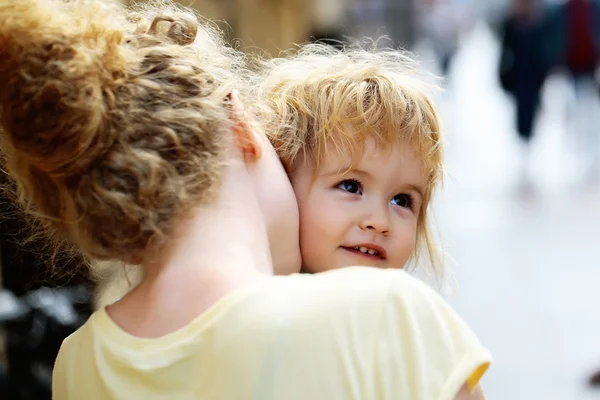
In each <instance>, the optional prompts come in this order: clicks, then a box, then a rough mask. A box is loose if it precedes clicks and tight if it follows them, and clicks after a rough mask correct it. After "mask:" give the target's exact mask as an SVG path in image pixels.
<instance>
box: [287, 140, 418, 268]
mask: <svg viewBox="0 0 600 400" xmlns="http://www.w3.org/2000/svg"><path fill="white" fill-rule="evenodd" d="M381 147H382V146H381V145H378V144H376V143H375V142H374V141H373V140H367V142H366V143H365V151H364V155H363V156H362V157H361V159H360V161H359V162H358V163H357V164H355V165H353V164H352V162H351V161H352V160H351V156H350V154H349V152H345V153H341V152H337V151H330V152H328V153H327V156H326V157H323V159H322V160H321V161H320V163H319V166H318V170H317V171H315V166H314V163H313V162H311V161H310V160H300V161H299V162H298V163H297V165H296V166H295V168H294V170H293V172H292V174H291V180H292V185H293V187H294V191H295V193H296V198H297V199H298V207H299V209H300V248H301V250H302V261H303V269H304V270H305V271H307V272H322V271H326V270H330V269H337V268H343V267H349V266H354V265H363V266H372V267H379V268H402V267H404V265H405V264H406V262H407V261H408V259H409V258H410V256H411V254H412V253H413V251H414V249H415V244H416V239H417V222H418V218H419V214H420V211H421V206H422V204H423V193H424V192H425V188H426V185H427V176H426V174H425V170H424V166H423V162H422V161H421V160H420V159H419V158H418V157H417V155H416V154H415V152H414V151H413V150H412V148H411V147H410V146H408V145H405V144H402V143H394V144H390V145H389V146H386V149H385V151H383V150H382V148H381ZM351 167H352V168H351Z"/></svg>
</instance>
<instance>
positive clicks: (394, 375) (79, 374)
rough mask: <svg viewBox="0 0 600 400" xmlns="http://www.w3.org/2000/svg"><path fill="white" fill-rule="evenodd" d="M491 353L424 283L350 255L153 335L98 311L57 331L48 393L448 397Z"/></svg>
mask: <svg viewBox="0 0 600 400" xmlns="http://www.w3.org/2000/svg"><path fill="white" fill-rule="evenodd" d="M489 362H490V355H489V353H488V351H487V350H486V349H485V348H484V347H482V346H481V344H480V343H479V341H478V340H477V337H476V336H475V334H474V333H473V332H472V331H471V329H470V328H469V327H468V326H467V324H466V323H465V322H463V321H462V320H461V318H460V317H459V316H458V315H457V314H456V313H455V312H454V311H453V310H452V309H451V308H450V307H449V306H448V305H447V304H446V302H445V301H444V300H443V299H442V298H441V297H440V296H439V295H438V294H437V293H435V292H434V291H433V290H432V289H430V288H429V287H427V286H426V285H425V284H423V283H422V282H420V281H418V280H417V279H415V278H413V277H411V276H409V275H408V274H406V273H404V272H403V271H400V270H379V269H373V268H363V267H353V268H345V269H340V270H335V271H330V272H326V273H321V274H316V275H301V274H298V275H292V276H287V277H275V278H273V279H268V280H267V281H266V282H264V283H261V284H259V285H256V286H254V287H252V288H248V289H244V290H241V291H238V292H235V293H233V294H231V295H229V296H227V297H225V298H223V299H222V300H221V301H219V302H218V303H216V304H215V305H214V306H213V307H211V308H210V309H209V310H207V311H206V312H204V313H203V314H201V315H200V316H199V317H197V318H196V319H195V320H193V321H192V322H190V323H189V324H188V325H187V326H186V327H185V328H183V329H181V330H178V331H175V332H173V333H170V334H168V335H166V336H163V337H161V338H157V339H146V338H137V337H134V336H132V335H129V334H128V333H126V332H124V331H123V330H121V329H120V328H119V327H118V326H117V325H116V324H115V323H114V322H113V321H112V320H111V319H110V317H109V316H108V315H107V314H106V312H105V311H104V310H101V311H98V312H96V313H94V314H93V315H92V317H91V318H90V319H89V320H88V321H87V323H86V324H85V325H84V326H83V327H81V328H80V329H79V330H78V331H77V332H75V333H74V334H73V335H71V336H70V337H69V338H67V339H66V340H65V341H64V343H63V345H62V347H61V350H60V353H59V355H58V359H57V361H56V365H55V369H54V376H53V397H54V398H55V399H61V400H62V399H67V400H71V399H72V400H75V399H76V400H82V399H86V400H93V399H169V400H175V399H210V400H246V399H254V400H270V399H277V400H295V399H298V400H308V399H310V400H320V399H323V400H336V399H340V400H341V399H344V400H347V399H365V400H368V399H378V400H384V399H390V400H391V399H394V400H419V399H421V400H451V399H453V398H454V397H455V396H456V394H457V393H458V391H459V389H460V387H461V386H462V385H463V384H464V383H465V382H467V381H468V382H469V384H470V386H471V387H474V386H475V385H476V384H477V382H478V380H479V378H480V377H481V375H482V374H483V372H484V371H485V369H486V368H487V365H488V364H489Z"/></svg>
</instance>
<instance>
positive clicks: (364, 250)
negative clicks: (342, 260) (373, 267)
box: [341, 246, 385, 261]
mask: <svg viewBox="0 0 600 400" xmlns="http://www.w3.org/2000/svg"><path fill="white" fill-rule="evenodd" d="M341 247H342V249H344V250H346V251H349V252H350V253H353V254H356V255H357V256H359V257H364V258H366V259H369V260H376V261H379V260H385V255H384V254H382V253H383V250H379V249H374V248H372V247H367V246H351V247H346V246H341Z"/></svg>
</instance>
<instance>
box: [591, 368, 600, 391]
mask: <svg viewBox="0 0 600 400" xmlns="http://www.w3.org/2000/svg"><path fill="white" fill-rule="evenodd" d="M590 385H591V386H595V387H598V388H600V371H596V372H595V373H594V374H592V376H590Z"/></svg>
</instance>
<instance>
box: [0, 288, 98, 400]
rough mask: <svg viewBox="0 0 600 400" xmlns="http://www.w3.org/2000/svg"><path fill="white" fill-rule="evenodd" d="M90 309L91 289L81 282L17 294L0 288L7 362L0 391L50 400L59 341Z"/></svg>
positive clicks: (19, 399) (19, 398)
mask: <svg viewBox="0 0 600 400" xmlns="http://www.w3.org/2000/svg"><path fill="white" fill-rule="evenodd" d="M91 313H92V292H91V289H90V287H89V286H87V285H71V286H67V287H63V288H58V289H50V288H47V287H42V288H40V289H37V290H34V291H32V292H28V293H26V294H25V295H24V296H22V297H16V296H14V295H13V294H12V293H11V292H8V291H1V292H0V327H3V328H4V331H5V333H6V340H5V342H6V355H7V360H8V363H7V364H8V365H7V366H6V368H4V376H2V377H0V382H1V384H2V385H3V386H0V393H2V394H3V395H4V394H7V397H6V398H8V399H11V400H50V399H51V394H52V368H53V366H54V361H55V359H56V355H57V354H58V350H59V349H60V346H61V343H62V341H63V340H64V339H65V338H66V337H67V336H69V335H70V334H71V333H73V332H75V330H77V329H78V328H79V327H80V326H81V325H83V324H84V323H85V321H86V320H87V319H88V318H89V316H90V315H91ZM3 398H4V397H3Z"/></svg>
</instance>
